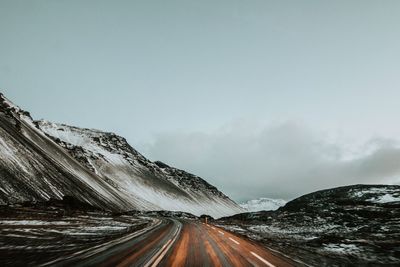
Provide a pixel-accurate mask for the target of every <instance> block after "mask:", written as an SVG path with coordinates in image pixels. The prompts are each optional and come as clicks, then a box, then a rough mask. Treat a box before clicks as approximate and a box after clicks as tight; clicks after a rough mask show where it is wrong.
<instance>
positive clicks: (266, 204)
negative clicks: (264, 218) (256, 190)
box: [239, 197, 287, 212]
mask: <svg viewBox="0 0 400 267" xmlns="http://www.w3.org/2000/svg"><path fill="white" fill-rule="evenodd" d="M286 202H287V201H286V200H283V199H272V198H265V197H262V198H259V199H253V200H249V201H247V202H243V203H240V204H239V206H241V207H242V208H243V209H245V210H246V211H250V212H254V211H261V210H277V209H279V208H280V207H282V206H284V205H285V204H286Z"/></svg>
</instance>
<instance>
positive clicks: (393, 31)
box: [0, 0, 400, 199]
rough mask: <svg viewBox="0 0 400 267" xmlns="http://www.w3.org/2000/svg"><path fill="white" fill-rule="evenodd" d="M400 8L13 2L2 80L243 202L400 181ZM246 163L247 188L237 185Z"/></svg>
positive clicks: (3, 44) (39, 106) (1, 51)
mask: <svg viewBox="0 0 400 267" xmlns="http://www.w3.org/2000/svg"><path fill="white" fill-rule="evenodd" d="M399 14H400V2H399V1H265V0H262V1H234V0H229V1H188V0H187V1H56V0H51V1H44V0H40V1H28V0H26V1H15V0H12V1H11V0H10V1H6V0H1V1H0V38H1V40H0V88H1V91H2V92H4V93H5V94H6V95H7V96H8V97H9V98H10V99H12V100H13V101H15V102H16V103H17V104H19V105H20V106H22V107H23V108H25V109H27V110H29V111H31V112H32V114H33V116H34V117H35V118H46V119H48V120H51V121H57V122H64V123H68V124H73V125H77V126H84V127H91V128H99V129H104V130H108V131H114V132H117V133H119V134H120V135H123V136H125V137H126V138H127V139H128V140H129V141H130V142H131V143H132V145H133V146H135V147H137V148H138V149H139V150H141V151H142V152H144V153H145V154H146V155H147V156H149V157H150V158H151V159H161V160H163V161H166V162H169V163H173V164H175V165H176V166H178V167H180V168H185V169H187V170H189V171H193V172H196V173H197V174H200V175H204V176H205V177H206V178H207V179H208V180H209V181H210V182H212V183H215V184H216V185H217V186H219V187H220V188H221V189H222V190H223V191H225V192H226V193H228V194H230V195H232V196H234V197H235V199H247V198H253V197H260V196H274V197H277V196H276V195H282V197H285V198H290V197H294V196H296V195H298V194H300V193H304V192H307V191H309V190H314V189H316V188H320V187H329V186H331V185H339V184H346V183H352V182H388V181H398V180H396V177H398V174H400V173H399V171H398V170H397V168H396V166H395V165H396V164H389V163H390V162H391V160H395V162H398V161H397V159H398V155H397V151H393V150H395V149H397V140H398V139H399V137H400V123H398V118H399V115H400V105H399V99H400V75H399V71H400V48H399V47H400V27H399V25H400V17H399ZM249 121H250V123H249ZM254 124H257V125H258V126H255V125H254ZM288 125H289V126H288ZM293 125H295V126H293ZM254 127H255V128H257V129H255V128H254ZM292 127H295V129H297V130H294V129H293V128H292ZM227 129H228V130H227ZM274 131H278V132H279V136H280V137H281V138H279V140H276V139H274V138H275V137H274V135H273V134H272V135H271V134H269V133H271V132H274ZM281 131H283V132H281ZM304 132H307V134H305V135H304ZM297 135H300V136H297ZM229 137H231V138H230V139H229ZM199 138H200V139H199ZM271 138H272V139H271ZM293 140H298V142H299V143H300V144H298V143H296V142H294V141H293ZM272 141H273V142H275V143H274V144H275V145H274V146H272V144H271V142H272ZM199 142H200V143H199ZM287 142H290V143H291V144H292V146H291V147H292V148H291V149H288V148H287V147H286V144H287ZM302 142H304V143H305V144H308V142H310V143H312V144H314V143H318V145H317V146H316V147H315V148H314V149H315V151H316V152H315V151H314V152H310V151H308V149H307V148H308V145H307V146H305V147H303V146H302V144H303V143H302ZM235 143H238V144H239V145H236V146H237V148H238V150H231V149H232V146H234V145H235ZM195 144H196V145H195ZM198 144H202V146H201V147H200V148H199V147H198ZM371 144H373V145H371ZM194 145H195V147H194V148H193V149H192V150H190V149H186V148H187V147H189V146H194ZM297 145H299V146H300V147H298V149H297V150H296V153H297V154H296V153H295V154H293V153H292V150H293V147H295V148H296V147H297ZM249 146H251V147H249ZM271 146H272V147H271ZM327 147H329V149H327ZM366 147H368V149H364V148H366ZM371 147H372V148H371ZM263 149H267V150H265V151H264V152H263V153H261V151H263ZM382 151H383V152H382ZM235 152H236V153H237V155H240V156H238V157H236V158H235V157H234V154H232V153H235ZM384 152H385V153H384ZM386 152H387V153H386ZM392 152H393V153H392ZM376 153H378V154H376ZM379 153H384V154H385V156H382V154H379ZM243 155H246V158H241V157H242V156H243ZM387 155H389V156H390V160H388V159H387V158H386V156H387ZM307 157H309V160H308V161H306V162H303V163H302V164H299V160H298V159H302V158H307ZM188 159H190V160H188ZM211 159H213V160H214V161H213V162H210V160H211ZM239 159H241V160H240V161H239ZM287 159H290V160H287ZM383 159H384V160H383ZM363 160H365V162H369V161H368V160H373V163H371V164H368V167H370V166H375V167H376V168H375V169H374V170H371V169H368V168H367V167H363V166H366V165H365V164H364V163H362V162H364V161H363ZM241 162H243V164H246V166H244V165H242V164H241ZM388 162H389V163H388ZM271 164H273V165H271ZM350 165H351V166H350ZM355 166H358V167H355ZM355 168H358V169H357V171H355V170H354V169H355ZM332 170H334V171H332ZM365 170H369V171H368V172H365ZM244 171H246V175H247V176H248V177H251V179H250V178H249V179H250V180H249V181H252V183H253V185H252V186H250V187H251V188H248V189H246V190H243V189H241V188H239V187H240V185H242V184H241V182H237V183H232V180H235V181H240V179H241V178H242V176H243V175H244V173H243V172H244ZM247 172H249V173H247ZM310 172H311V173H312V175H311V174H310ZM235 174H236V175H235ZM239 175H240V176H239ZM277 177H280V178H279V179H281V180H282V181H285V183H286V185H285V184H279V183H278V180H277V179H278V178H277ZM285 179H286V180H285ZM296 184H299V186H297V187H295V186H293V185H296ZM300 185H301V186H300Z"/></svg>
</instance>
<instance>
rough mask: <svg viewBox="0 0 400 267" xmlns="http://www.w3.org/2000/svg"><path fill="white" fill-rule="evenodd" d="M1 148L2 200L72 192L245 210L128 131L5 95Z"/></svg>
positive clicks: (143, 205)
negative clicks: (34, 112)
mask: <svg viewBox="0 0 400 267" xmlns="http://www.w3.org/2000/svg"><path fill="white" fill-rule="evenodd" d="M0 148H1V153H0V175H1V176H0V201H1V202H0V204H1V203H3V204H4V203H18V202H22V201H41V200H48V199H49V198H58V199H59V198H62V197H63V196H65V195H71V196H74V197H76V198H78V199H80V200H82V201H86V202H88V203H90V204H92V205H94V206H98V207H103V208H106V209H110V210H129V209H138V210H162V209H165V210H179V211H185V212H191V213H193V214H196V215H201V214H209V215H212V216H215V217H220V216H224V215H229V214H234V213H237V212H241V211H242V210H241V208H240V207H239V206H238V205H237V204H236V203H234V202H233V201H232V200H230V199H229V198H228V197H226V196H225V195H223V194H222V193H221V192H219V191H218V190H217V189H216V188H215V187H213V186H211V185H209V184H208V183H207V182H205V181H204V180H202V179H201V178H199V177H196V176H194V175H190V174H188V173H186V172H183V171H180V170H177V169H174V168H171V167H169V166H168V167H166V165H165V164H164V165H165V166H164V165H163V166H162V167H160V166H159V165H160V164H159V163H158V164H156V163H153V162H151V161H149V160H147V159H146V158H145V157H143V156H142V155H141V154H140V153H138V152H137V151H136V150H135V149H133V148H132V147H131V146H130V145H129V144H128V143H127V142H126V140H125V139H124V138H122V137H119V136H117V135H115V134H113V133H105V132H101V131H97V130H90V129H80V128H77V127H72V126H67V125H61V124H54V123H50V122H46V121H38V122H34V121H33V120H32V118H31V117H30V116H29V113H27V112H25V111H23V110H21V109H20V108H18V107H17V106H15V105H13V104H12V103H11V102H10V101H9V100H7V99H6V98H5V97H4V96H2V95H1V96H0ZM21 189H22V190H21Z"/></svg>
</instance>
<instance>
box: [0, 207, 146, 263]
mask: <svg viewBox="0 0 400 267" xmlns="http://www.w3.org/2000/svg"><path fill="white" fill-rule="evenodd" d="M0 215H1V216H0V218H1V219H0V266H32V265H39V264H43V263H46V262H50V261H54V260H57V259H58V258H60V257H64V256H67V255H70V254H73V253H75V252H78V251H82V250H85V249H88V248H92V247H94V246H96V245H100V244H103V243H105V242H107V241H110V240H113V239H116V238H119V237H121V236H123V235H126V234H127V233H131V232H135V231H138V230H140V229H143V228H144V227H146V226H148V225H149V224H150V223H151V222H152V220H151V219H150V218H146V217H143V216H128V215H120V216H112V215H111V214H109V213H104V212H99V211H92V212H79V211H74V212H68V211H66V210H63V209H58V208H47V209H39V210H38V209H37V208H22V207H20V208H13V209H11V208H5V207H2V208H1V209H0Z"/></svg>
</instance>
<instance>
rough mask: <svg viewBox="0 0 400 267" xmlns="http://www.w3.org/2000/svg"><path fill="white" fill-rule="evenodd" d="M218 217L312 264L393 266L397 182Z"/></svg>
mask: <svg viewBox="0 0 400 267" xmlns="http://www.w3.org/2000/svg"><path fill="white" fill-rule="evenodd" d="M219 223H220V224H221V225H223V226H224V227H227V228H230V229H232V230H234V231H237V232H239V233H241V234H244V235H247V236H249V237H251V238H254V239H257V240H260V241H262V242H264V243H265V244H267V245H268V246H270V247H274V248H275V249H277V250H279V251H284V252H285V254H288V255H289V256H290V257H293V258H296V259H299V260H300V261H302V262H305V263H308V264H310V265H314V266H321V265H322V266H350V265H351V266H355V265H357V266H360V265H361V266H365V265H368V266H398V264H400V186H396V185H354V186H346V187H339V188H333V189H328V190H322V191H318V192H315V193H311V194H308V195H304V196H302V197H299V198H297V199H294V200H293V201H290V202H288V203H287V204H286V205H285V206H284V207H281V208H279V209H278V210H277V211H263V212H253V213H244V214H238V215H234V216H232V217H229V218H222V219H221V220H219Z"/></svg>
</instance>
